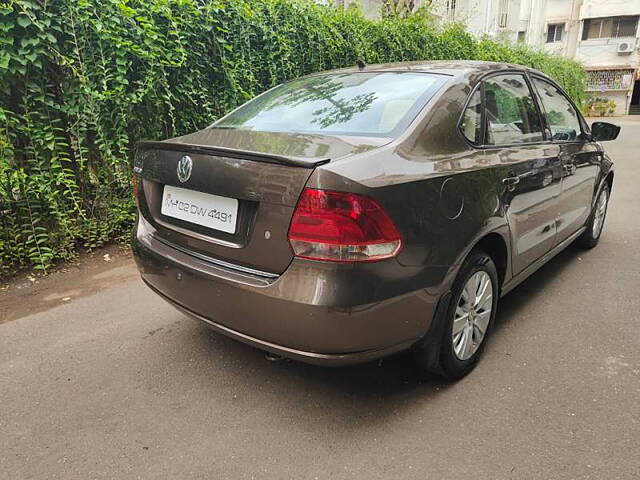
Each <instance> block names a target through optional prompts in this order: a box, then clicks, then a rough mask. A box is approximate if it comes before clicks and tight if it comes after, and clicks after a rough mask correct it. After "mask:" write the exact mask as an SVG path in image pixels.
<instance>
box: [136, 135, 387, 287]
mask: <svg viewBox="0 0 640 480" xmlns="http://www.w3.org/2000/svg"><path fill="white" fill-rule="evenodd" d="M383 143H384V142H383V141H382V139H379V138H373V139H368V138H358V137H350V138H346V139H345V138H342V137H340V138H338V137H328V136H323V135H304V134H287V133H271V132H251V131H237V130H225V129H205V130H203V131H200V132H196V133H195V134H191V135H187V136H184V137H179V138H176V139H172V140H169V141H164V142H142V143H140V144H139V146H138V155H137V157H136V158H137V163H136V170H137V172H138V174H139V175H140V177H142V182H141V185H142V189H141V192H140V195H139V204H140V211H141V214H142V215H143V216H144V217H145V219H146V220H147V221H148V222H149V223H151V224H152V225H153V227H154V228H155V230H156V231H155V233H154V235H155V236H156V237H157V238H158V240H160V241H164V242H165V243H167V244H169V245H172V246H174V247H175V248H178V249H181V250H183V251H186V252H188V253H192V254H194V255H197V256H200V257H202V256H204V257H206V258H209V259H211V260H212V261H218V262H224V263H225V264H229V265H232V266H237V267H238V268H244V269H250V270H251V271H257V272H262V273H264V274H266V275H273V274H280V273H282V272H283V271H284V270H285V269H286V268H287V266H288V265H289V263H290V262H291V260H292V258H293V253H292V251H291V248H290V246H289V242H288V239H287V232H288V228H289V223H290V221H291V217H292V215H293V211H294V209H295V206H296V203H297V200H298V198H299V196H300V193H301V192H302V189H303V188H304V186H305V184H306V183H307V180H308V179H309V177H310V176H311V173H312V172H313V169H314V168H316V167H317V166H319V165H322V164H324V163H326V162H328V161H330V160H331V159H335V158H340V157H344V156H346V155H349V154H351V153H355V152H361V151H366V150H369V149H371V148H376V147H377V146H380V145H382V144H383ZM185 156H188V157H189V159H190V163H191V169H190V176H189V178H188V179H184V178H182V179H181V178H180V175H179V172H178V169H179V163H180V162H181V159H182V158H183V157H185ZM183 173H184V172H183ZM183 177H184V175H183ZM182 180H184V181H182ZM165 190H166V191H165ZM201 194H206V195H204V196H203V195H201ZM171 195H173V197H172V196H171ZM180 195H182V197H180ZM212 196H213V197H212ZM178 199H180V203H179V204H178V203H177V202H178ZM185 199H186V201H185ZM171 202H174V204H173V205H172V208H173V209H171V208H168V206H171V205H170V204H171ZM190 202H191V203H190ZM201 202H202V203H201ZM216 202H217V203H216ZM220 202H222V203H220ZM185 205H186V208H183V207H185ZM216 205H230V207H229V208H232V209H233V210H229V211H227V212H222V213H217V210H216V209H215V208H213V207H215V206H216ZM216 208H217V207H216ZM181 209H182V210H185V211H184V212H180V211H179V210H181ZM189 209H191V213H190V212H189V211H188V210H189ZM194 209H195V211H196V212H199V213H201V214H202V215H200V214H198V215H196V216H193V211H194ZM221 210H224V208H221ZM214 212H216V213H215V214H214ZM231 212H232V213H233V214H234V216H235V222H234V224H233V225H232V224H229V228H226V227H221V226H220V227H218V225H220V224H219V223H215V222H219V221H218V220H212V215H216V214H218V215H226V214H229V215H231ZM223 218H225V219H226V216H225V217H223ZM192 220H193V221H192ZM209 220H211V221H209ZM194 222H201V224H198V223H194ZM212 222H213V223H214V224H215V225H216V227H215V228H214V227H212V226H211V224H212ZM224 230H227V231H224Z"/></svg>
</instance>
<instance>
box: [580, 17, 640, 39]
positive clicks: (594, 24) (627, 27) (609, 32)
mask: <svg viewBox="0 0 640 480" xmlns="http://www.w3.org/2000/svg"><path fill="white" fill-rule="evenodd" d="M637 27H638V17H637V16H634V17H606V18H589V19H587V20H585V21H584V28H583V29H582V40H589V39H592V38H618V37H635V35H636V29H637Z"/></svg>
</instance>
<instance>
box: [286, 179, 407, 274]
mask: <svg viewBox="0 0 640 480" xmlns="http://www.w3.org/2000/svg"><path fill="white" fill-rule="evenodd" d="M289 243H291V247H292V248H293V253H294V254H295V255H296V256H298V257H302V258H308V259H312V260H324V261H331V262H372V261H376V260H382V259H385V258H391V257H394V256H396V255H397V254H398V252H399V251H400V246H401V244H402V240H401V238H400V233H399V232H398V229H397V228H396V226H395V225H394V224H393V221H392V220H391V218H389V215H387V213H386V212H385V211H384V210H383V209H382V207H381V206H380V205H378V204H377V203H376V202H375V201H374V200H372V199H370V198H368V197H365V196H362V195H356V194H353V193H344V192H332V191H326V190H315V189H311V188H307V189H305V190H304V191H303V192H302V195H301V196H300V199H299V200H298V205H297V206H296V210H295V212H294V214H293V218H292V219H291V226H290V227H289Z"/></svg>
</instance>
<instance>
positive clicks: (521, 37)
mask: <svg viewBox="0 0 640 480" xmlns="http://www.w3.org/2000/svg"><path fill="white" fill-rule="evenodd" d="M526 39H527V32H526V31H524V30H521V31H519V32H518V43H524V42H525V40H526Z"/></svg>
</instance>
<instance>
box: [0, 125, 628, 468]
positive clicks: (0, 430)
mask: <svg viewBox="0 0 640 480" xmlns="http://www.w3.org/2000/svg"><path fill="white" fill-rule="evenodd" d="M623 123H624V128H623V134H622V137H621V139H620V140H619V141H618V142H616V143H613V144H610V145H609V146H608V147H609V150H610V152H611V154H612V155H613V156H614V158H615V160H616V162H617V173H616V180H615V186H614V190H613V198H612V205H611V209H610V212H609V216H608V218H607V225H606V227H605V228H606V230H605V233H604V237H603V239H602V242H601V244H600V245H599V246H598V248H596V249H595V250H593V251H590V252H587V253H585V252H581V251H578V250H574V249H569V250H567V251H566V252H564V253H563V254H561V255H560V256H559V257H557V258H556V259H554V260H553V261H552V262H551V263H549V264H548V265H547V266H546V267H544V268H543V269H542V270H540V271H539V272H538V273H537V274H536V275H535V276H534V277H532V278H531V279H530V280H528V281H527V282H525V283H524V284H522V285H521V287H519V288H518V289H517V290H516V291H514V292H513V293H512V294H510V295H509V296H508V297H507V298H505V299H504V301H503V303H502V304H501V310H500V313H499V319H498V324H497V328H496V330H495V331H494V335H493V337H492V339H491V341H490V344H489V345H488V349H487V351H486V355H485V358H484V361H483V362H482V363H481V365H480V366H479V367H478V368H477V369H476V371H475V372H474V373H473V374H472V375H471V376H469V377H467V378H466V379H464V380H462V381H460V382H459V383H456V384H450V385H447V384H443V383H441V382H439V381H438V380H437V379H434V378H428V377H424V376H422V375H420V374H419V372H417V371H416V370H415V369H414V368H413V367H412V365H411V363H410V362H409V360H408V359H407V358H406V356H397V357H394V358H391V359H388V360H385V361H384V362H383V363H382V364H377V363H374V364H370V365H364V366H360V367H354V368H348V369H338V370H333V369H322V368H316V367H309V366H305V365H302V364H298V363H294V362H279V363H270V362H267V361H265V360H264V358H263V355H262V354H261V353H260V352H259V351H257V350H253V349H251V348H249V347H246V346H243V345H241V344H238V343H235V342H233V341H231V340H228V339H226V338H224V337H222V336H219V335H217V334H215V333H213V332H210V331H209V330H207V329H205V328H204V327H202V326H200V325H199V324H197V323H195V322H193V321H190V320H187V319H185V318H184V317H183V316H182V315H181V314H179V313H178V312H176V311H174V310H173V309H172V308H170V307H168V306H167V305H165V304H164V303H162V302H161V301H160V300H159V299H158V298H156V297H155V296H154V295H153V294H152V293H151V292H149V291H148V290H147V289H146V288H145V287H143V285H142V284H141V282H140V281H139V280H138V279H137V276H136V274H135V271H134V269H133V267H132V265H131V263H130V261H128V260H126V259H125V260H122V259H118V260H117V261H116V262H114V263H113V264H108V266H107V268H105V267H101V268H98V267H95V266H93V267H91V268H88V269H80V270H78V269H72V270H71V271H69V272H67V273H60V274H56V275H54V277H52V278H49V279H45V280H42V281H41V282H39V284H40V290H38V288H39V287H37V286H36V287H29V286H27V287H24V288H23V289H16V288H13V289H12V288H9V289H8V290H4V291H1V290H0V299H1V300H2V301H1V302H0V304H4V306H5V308H4V311H3V312H2V315H3V317H4V319H5V320H6V321H5V322H4V323H2V324H0V477H1V478H6V479H27V478H65V479H83V480H84V479H89V478H171V479H186V478H211V479H235V478H266V479H288V478H295V479H314V478H322V479H338V478H367V479H374V478H384V479H391V478H393V479H399V478H411V479H414V478H415V479H421V480H423V479H430V478H433V479H456V480H458V479H462V478H474V479H565V478H566V479H569V478H572V479H607V480H612V479H637V478H640V327H639V323H638V322H639V321H640V314H639V312H640V294H639V293H638V292H639V290H640V240H639V239H640V155H639V154H638V152H640V122H638V123H635V124H634V123H630V120H623ZM27 283H29V282H27ZM30 288H33V289H35V290H29V289H30ZM29 292H40V293H38V294H35V293H29ZM3 297H4V298H3ZM16 299H18V300H16ZM52 306H54V307H53V308H52ZM27 312H31V315H30V316H24V315H25V313H27ZM34 312H37V313H34ZM17 317H21V318H17Z"/></svg>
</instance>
